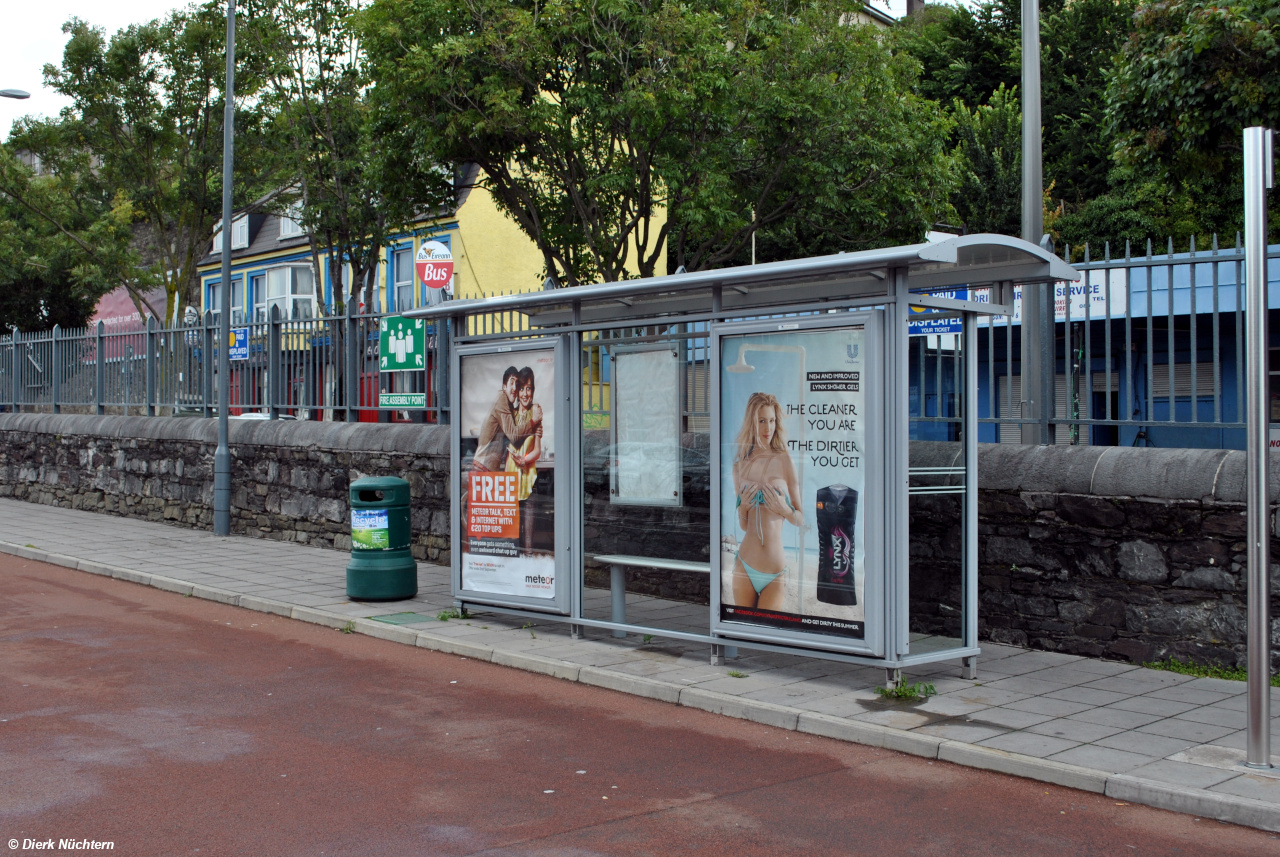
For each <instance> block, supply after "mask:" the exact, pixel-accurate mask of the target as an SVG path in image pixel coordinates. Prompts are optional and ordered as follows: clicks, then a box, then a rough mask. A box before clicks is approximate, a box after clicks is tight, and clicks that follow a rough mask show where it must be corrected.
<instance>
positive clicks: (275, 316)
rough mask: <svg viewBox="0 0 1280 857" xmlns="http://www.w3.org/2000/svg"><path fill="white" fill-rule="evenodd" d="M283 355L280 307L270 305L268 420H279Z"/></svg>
mask: <svg viewBox="0 0 1280 857" xmlns="http://www.w3.org/2000/svg"><path fill="white" fill-rule="evenodd" d="M283 365H284V354H283V353H282V351H281V343H280V307H278V306H276V305H275V304H272V305H271V316H270V320H269V321H268V325H267V414H268V416H269V417H270V419H273V420H278V419H280V398H281V397H280V375H281V374H282V373H281V371H280V369H281V366H283Z"/></svg>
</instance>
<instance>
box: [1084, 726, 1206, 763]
mask: <svg viewBox="0 0 1280 857" xmlns="http://www.w3.org/2000/svg"><path fill="white" fill-rule="evenodd" d="M1093 743H1095V744H1097V745H1098V746H1099V747H1107V748H1110V749H1112V750H1128V751H1132V752H1134V753H1142V754H1143V755H1146V756H1152V757H1154V758H1157V759H1163V758H1166V757H1168V756H1172V755H1173V754H1175V753H1180V752H1182V751H1183V750H1185V749H1187V748H1188V747H1191V746H1195V743H1194V742H1192V741H1187V740H1185V739H1183V738H1166V737H1165V736H1163V735H1152V734H1150V733H1149V732H1134V731H1128V730H1126V731H1124V732H1117V733H1116V734H1115V735H1111V736H1108V737H1106V738H1099V739H1098V740H1097V741H1094V742H1093Z"/></svg>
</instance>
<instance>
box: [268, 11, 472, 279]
mask: <svg viewBox="0 0 1280 857" xmlns="http://www.w3.org/2000/svg"><path fill="white" fill-rule="evenodd" d="M360 5H361V4H360V3H359V2H358V0H354V1H353V0H302V2H293V0H261V2H260V3H259V4H258V5H257V7H256V8H255V15H256V18H255V21H256V25H255V26H254V27H252V28H250V30H249V32H250V34H251V37H252V38H253V39H254V45H255V48H256V50H257V51H258V53H259V54H260V56H261V58H262V61H263V72H262V75H263V79H264V82H265V85H264V87H263V93H262V95H263V98H262V103H263V106H264V108H265V110H266V112H267V114H268V116H269V118H270V126H269V129H268V134H269V137H270V139H271V141H272V143H273V145H272V147H271V148H272V152H273V155H274V157H273V158H272V160H271V164H270V168H271V173H272V175H273V177H274V179H275V183H276V185H277V186H278V187H281V188H287V189H289V190H288V191H287V192H285V193H283V194H280V195H279V196H278V197H276V199H275V200H274V202H273V206H274V207H275V208H276V209H277V211H278V212H283V211H284V209H285V208H286V207H287V206H288V205H289V204H291V203H292V202H294V201H295V200H299V201H300V202H301V203H302V217H301V223H302V226H303V227H304V228H305V229H306V230H307V231H308V232H309V233H311V234H312V235H314V236H316V237H317V238H318V239H319V243H320V244H321V245H323V246H324V247H326V248H328V250H329V252H328V255H327V260H326V261H327V264H328V267H329V269H330V273H331V276H332V281H333V282H341V281H342V280H343V278H344V273H343V268H344V267H345V265H346V263H347V262H350V264H351V268H352V274H351V276H350V277H349V278H348V280H349V283H350V287H351V292H350V294H351V295H352V296H354V295H355V294H356V292H357V291H358V290H359V289H360V287H361V285H363V286H364V288H365V290H366V303H368V294H367V290H368V289H369V288H371V287H372V283H373V278H374V277H373V275H374V271H375V270H376V267H377V264H378V258H379V254H380V253H381V251H382V249H383V248H384V247H385V246H386V245H387V243H388V239H389V237H390V235H391V233H392V232H393V231H397V230H398V229H402V228H404V227H405V226H406V225H407V224H408V223H409V222H410V221H412V220H413V219H414V217H415V215H416V214H417V213H418V212H419V211H421V210H424V209H426V210H430V209H435V208H438V207H439V206H441V205H443V204H446V203H447V202H449V201H450V200H451V199H452V188H451V187H450V184H449V181H448V178H449V177H448V176H447V175H446V174H442V173H441V172H440V171H439V170H437V169H434V166H433V165H432V164H430V163H428V162H425V161H422V160H421V159H415V158H408V159H405V158H403V157H396V158H395V160H396V161H397V166H396V168H395V169H394V170H385V169H382V170H380V169H379V166H380V165H382V161H383V160H384V159H383V156H382V154H381V153H382V152H383V150H384V147H383V146H381V145H379V143H378V140H377V139H376V137H375V136H373V134H372V131H373V129H372V126H371V123H370V118H371V112H370V109H369V104H368V100H367V98H366V92H367V90H368V87H369V86H370V85H371V84H372V80H371V79H370V77H369V75H368V68H367V65H366V63H365V58H364V51H363V46H362V44H361V41H360V37H359V33H358V32H357V30H356V29H355V28H354V26H353V22H354V19H355V15H356V14H357V13H358V12H359V10H360ZM407 164H415V165H417V167H418V169H406V165H407ZM392 174H393V175H392ZM384 176H386V177H387V178H388V179H389V180H388V181H387V182H386V183H385V184H384V183H383V182H382V178H383V177H384ZM409 199H413V200H414V201H415V202H417V203H418V208H416V209H415V208H413V207H411V206H410V205H408V204H407V202H406V201H407V200H409ZM313 248H314V244H313ZM315 262H316V267H317V269H318V268H319V267H320V265H319V260H318V259H316V260H315ZM317 273H319V271H318V270H317Z"/></svg>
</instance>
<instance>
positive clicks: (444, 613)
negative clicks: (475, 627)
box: [436, 607, 462, 622]
mask: <svg viewBox="0 0 1280 857" xmlns="http://www.w3.org/2000/svg"><path fill="white" fill-rule="evenodd" d="M436 618H437V619H439V620H440V621H441V622H448V621H449V620H450V619H461V618H462V614H461V613H460V612H458V611H457V610H455V609H454V608H452V607H448V608H446V609H444V610H441V611H440V612H439V613H437V614H436Z"/></svg>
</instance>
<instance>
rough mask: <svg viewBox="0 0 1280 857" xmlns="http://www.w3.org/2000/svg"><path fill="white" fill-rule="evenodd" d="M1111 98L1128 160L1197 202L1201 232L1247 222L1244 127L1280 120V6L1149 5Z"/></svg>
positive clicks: (1260, 2)
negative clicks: (1243, 201) (1243, 219)
mask: <svg viewBox="0 0 1280 857" xmlns="http://www.w3.org/2000/svg"><path fill="white" fill-rule="evenodd" d="M1106 97H1107V111H1106V117H1107V121H1108V123H1109V128H1110V130H1111V133H1113V134H1114V135H1115V140H1116V151H1117V158H1118V160H1119V163H1120V164H1121V166H1123V167H1125V168H1127V169H1128V170H1129V172H1130V173H1132V174H1134V175H1136V176H1138V177H1139V178H1140V179H1149V178H1153V179H1155V180H1157V181H1161V182H1164V183H1166V184H1167V185H1169V186H1170V187H1171V188H1172V189H1173V191H1174V193H1173V195H1174V196H1177V197H1179V198H1183V199H1190V200H1194V201H1195V204H1196V206H1197V207H1198V208H1200V209H1201V210H1200V212H1199V214H1198V215H1197V216H1196V217H1195V220H1196V221H1197V222H1196V223H1195V224H1194V225H1193V227H1192V230H1191V231H1209V230H1217V231H1230V230H1232V229H1233V228H1239V225H1240V217H1241V214H1240V212H1241V205H1240V200H1241V199H1242V191H1241V183H1242V180H1243V179H1242V167H1241V150H1242V147H1243V140H1242V131H1243V129H1244V128H1246V127H1248V126H1251V125H1266V126H1271V127H1276V126H1277V125H1280V6H1278V5H1277V4H1276V3H1275V2H1274V0H1229V1H1228V2H1215V3H1209V2H1204V0H1166V2H1159V3H1147V4H1145V5H1143V6H1141V7H1140V8H1139V10H1138V12H1137V14H1136V16H1135V18H1134V28H1133V33H1132V35H1131V37H1130V38H1129V40H1128V41H1127V42H1126V43H1125V45H1124V47H1123V50H1122V51H1121V54H1120V57H1119V59H1118V61H1117V64H1116V68H1115V72H1114V74H1113V75H1112V77H1111V79H1110V82H1109V85H1108V87H1107V93H1106ZM1273 196H1274V195H1273ZM1273 204H1274V199H1273Z"/></svg>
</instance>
